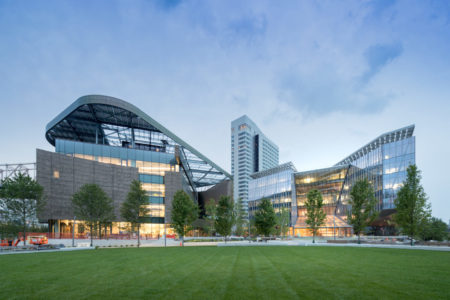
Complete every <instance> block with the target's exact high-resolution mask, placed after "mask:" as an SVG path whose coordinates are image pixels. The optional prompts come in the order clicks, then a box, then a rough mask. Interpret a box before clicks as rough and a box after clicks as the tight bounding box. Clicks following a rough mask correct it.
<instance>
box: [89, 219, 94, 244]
mask: <svg viewBox="0 0 450 300" xmlns="http://www.w3.org/2000/svg"><path fill="white" fill-rule="evenodd" d="M90 227H91V247H92V245H93V239H92V235H93V233H94V232H93V226H92V224H91V226H90Z"/></svg>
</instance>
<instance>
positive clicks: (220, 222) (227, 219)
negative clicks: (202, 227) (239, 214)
mask: <svg viewBox="0 0 450 300" xmlns="http://www.w3.org/2000/svg"><path fill="white" fill-rule="evenodd" d="M233 223H234V213H233V200H232V199H231V197H229V196H221V197H220V199H219V203H218V204H217V216H216V222H215V228H216V231H217V233H218V234H220V235H221V236H223V237H224V238H225V240H226V238H227V236H229V235H231V228H232V227H233Z"/></svg>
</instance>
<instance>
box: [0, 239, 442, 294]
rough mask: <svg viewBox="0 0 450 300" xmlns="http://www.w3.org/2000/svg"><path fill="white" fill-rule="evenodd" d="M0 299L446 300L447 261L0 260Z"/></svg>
mask: <svg viewBox="0 0 450 300" xmlns="http://www.w3.org/2000/svg"><path fill="white" fill-rule="evenodd" d="M0 269H1V272H0V299H88V298H89V299H92V298H94V299H131V298H140V299H160V298H162V299H180V298H183V299H296V298H310V299H329V298H352V299H364V298H377V299H387V298H390V299H399V298H402V299H405V298H415V299H450V253H449V252H436V251H422V250H396V249H374V248H371V249H368V248H350V247H185V248H181V247H177V248H140V249H136V248H133V249H99V250H89V251H73V252H62V253H38V254H15V255H1V256H0Z"/></svg>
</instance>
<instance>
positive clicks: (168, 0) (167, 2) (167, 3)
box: [154, 0, 182, 11]
mask: <svg viewBox="0 0 450 300" xmlns="http://www.w3.org/2000/svg"><path fill="white" fill-rule="evenodd" d="M181 2H182V0H155V2H154V3H155V4H156V6H157V7H158V8H160V9H162V10H165V11H170V10H172V9H174V8H176V7H177V6H178V5H180V3H181Z"/></svg>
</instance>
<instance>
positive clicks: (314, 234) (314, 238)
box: [313, 232, 316, 244]
mask: <svg viewBox="0 0 450 300" xmlns="http://www.w3.org/2000/svg"><path fill="white" fill-rule="evenodd" d="M315 243H316V233H315V232H313V244H315Z"/></svg>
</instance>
